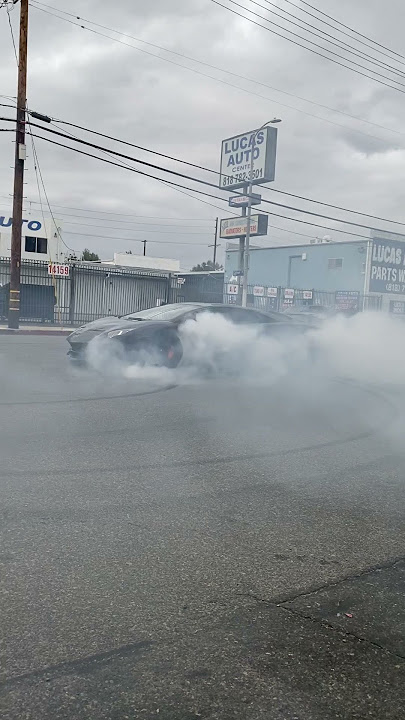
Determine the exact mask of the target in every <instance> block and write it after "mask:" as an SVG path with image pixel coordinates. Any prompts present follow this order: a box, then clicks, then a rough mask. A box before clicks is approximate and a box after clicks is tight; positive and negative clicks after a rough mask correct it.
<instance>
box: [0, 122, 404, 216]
mask: <svg viewBox="0 0 405 720" xmlns="http://www.w3.org/2000/svg"><path fill="white" fill-rule="evenodd" d="M1 119H3V120H9V121H11V122H14V120H13V119H12V118H0V120H1ZM30 126H32V127H38V128H40V129H41V130H45V131H46V132H48V133H51V134H54V135H57V136H58V137H62V138H65V139H71V137H72V136H71V134H70V137H69V135H67V134H65V133H61V132H59V131H56V130H51V129H50V128H48V127H43V126H41V125H38V124H37V123H30ZM34 137H39V138H41V139H43V140H46V138H43V137H42V136H40V135H37V136H36V135H34ZM73 139H74V141H75V142H78V143H80V144H81V145H85V146H87V147H90V148H92V149H93V150H99V151H101V152H104V153H106V154H108V155H111V156H114V157H118V158H124V159H126V160H130V161H131V162H136V163H139V164H141V165H144V166H146V167H148V168H152V169H155V170H159V171H161V172H165V173H168V174H170V175H175V176H176V177H181V178H183V179H186V180H189V181H192V182H196V183H199V184H202V185H205V186H207V187H211V188H214V189H215V190H217V189H218V188H217V186H216V185H214V184H213V183H210V182H207V181H206V180H202V179H200V178H194V177H192V176H191V175H186V174H185V173H178V172H177V171H175V170H170V169H168V168H163V167H161V166H159V165H156V164H155V163H149V162H146V161H145V160H140V159H138V158H134V157H132V156H130V155H124V154H123V153H119V152H117V151H115V150H110V149H108V148H104V147H102V146H100V145H97V144H95V143H90V142H88V141H86V140H82V139H81V138H77V137H76V136H73ZM55 144H58V143H55ZM62 147H67V146H65V145H62ZM69 149H73V148H69ZM149 152H153V151H149ZM83 154H88V153H83ZM90 157H95V156H94V155H90ZM98 159H101V158H98ZM114 164H116V165H118V166H119V167H124V168H125V167H127V168H128V169H130V170H133V168H132V166H128V165H127V164H126V163H125V164H122V163H121V164H119V163H114ZM207 170H208V169H207ZM138 172H139V171H138ZM211 172H214V171H211ZM151 177H152V176H151ZM154 179H159V180H161V181H162V182H163V179H162V178H156V177H155V178H154ZM259 187H262V186H259ZM188 189H190V188H188ZM265 189H270V188H265ZM227 190H228V191H229V192H232V193H233V194H234V195H236V196H237V195H240V193H239V192H237V191H235V190H232V188H227ZM270 190H271V189H270ZM275 192H280V193H282V194H285V195H289V196H292V197H296V198H300V199H302V200H305V201H309V202H315V203H318V201H316V200H309V198H305V197H303V196H298V195H295V194H293V193H287V192H286V193H284V192H283V191H282V190H280V191H275ZM262 202H264V203H267V204H270V205H275V206H277V207H284V208H287V209H289V210H294V211H296V212H299V213H304V214H307V215H313V216H316V217H321V218H325V219H328V220H333V221H334V222H340V223H344V224H348V225H353V226H356V227H362V228H367V229H378V230H381V229H380V228H370V226H365V225H362V224H359V223H355V222H353V221H351V220H341V219H340V218H335V217H330V216H328V215H322V214H320V213H316V212H312V211H310V210H305V209H303V208H296V207H291V206H289V205H283V204H281V203H276V202H274V201H272V200H269V199H267V198H262ZM319 204H322V205H328V206H330V207H334V208H335V209H340V210H342V211H344V212H352V213H355V214H361V215H365V213H360V212H358V211H352V210H350V211H349V210H347V208H342V207H340V206H332V205H331V204H327V203H319ZM368 217H371V218H373V219H379V220H381V221H383V222H390V223H393V224H395V225H402V226H403V225H405V223H401V222H399V221H396V220H389V219H387V218H378V217H377V216H371V215H368Z"/></svg>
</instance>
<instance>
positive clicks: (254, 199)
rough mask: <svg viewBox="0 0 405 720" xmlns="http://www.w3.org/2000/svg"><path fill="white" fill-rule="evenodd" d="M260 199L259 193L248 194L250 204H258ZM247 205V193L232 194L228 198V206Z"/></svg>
mask: <svg viewBox="0 0 405 720" xmlns="http://www.w3.org/2000/svg"><path fill="white" fill-rule="evenodd" d="M261 201H262V196H261V195H256V194H255V193H252V194H251V195H250V204H251V205H260V203H261ZM248 205H249V195H234V196H233V197H230V198H229V206H230V207H247V206H248Z"/></svg>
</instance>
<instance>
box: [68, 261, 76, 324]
mask: <svg viewBox="0 0 405 720" xmlns="http://www.w3.org/2000/svg"><path fill="white" fill-rule="evenodd" d="M75 285H76V266H75V265H73V264H72V265H71V267H70V294H69V322H70V324H71V325H74V322H75V304H76V287H75Z"/></svg>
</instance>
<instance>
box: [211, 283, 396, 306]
mask: <svg viewBox="0 0 405 720" xmlns="http://www.w3.org/2000/svg"><path fill="white" fill-rule="evenodd" d="M239 300H240V288H239V286H238V285H230V284H228V285H225V286H224V300H223V302H225V303H227V304H228V303H230V304H237V303H239ZM247 305H248V306H249V307H256V308H258V309H261V310H276V311H288V310H298V311H299V310H304V309H312V308H314V309H315V308H317V309H319V310H321V309H322V308H323V309H325V310H326V311H327V310H341V311H342V312H347V313H350V312H353V313H354V312H361V311H363V310H381V308H382V296H381V295H363V294H362V293H360V292H357V291H355V290H338V291H336V292H326V291H323V290H315V289H312V290H302V289H296V288H284V287H265V286H261V285H260V286H258V285H249V287H248V296H247Z"/></svg>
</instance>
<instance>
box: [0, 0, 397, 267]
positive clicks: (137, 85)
mask: <svg viewBox="0 0 405 720" xmlns="http://www.w3.org/2000/svg"><path fill="white" fill-rule="evenodd" d="M219 1H220V2H221V3H222V4H223V5H226V6H228V7H232V8H233V9H234V10H236V11H238V12H241V13H244V14H245V15H248V13H246V12H244V11H242V10H240V8H237V7H236V6H235V5H232V4H231V2H230V0H219ZM47 2H48V10H49V6H52V7H53V8H55V10H49V12H55V14H58V12H57V11H58V10H59V11H62V10H63V11H65V12H70V13H73V14H75V15H76V14H77V15H80V16H81V18H83V19H86V20H88V21H94V22H97V23H99V24H101V25H104V26H106V27H108V28H111V29H115V30H117V31H119V32H121V33H127V34H129V35H132V36H133V37H134V38H139V39H142V40H143V41H145V42H148V43H153V44H155V45H159V46H161V47H164V48H167V49H168V50H170V49H171V50H173V51H175V52H176V53H181V54H184V55H188V56H191V57H193V58H195V59H197V60H199V61H201V62H204V63H208V64H210V65H215V66H217V67H219V68H223V69H224V70H229V71H231V72H233V73H236V74H238V75H243V76H245V77H246V78H251V79H252V80H253V79H255V80H256V81H257V83H264V84H265V85H268V86H272V88H274V89H270V88H268V87H263V85H260V84H255V83H254V82H248V81H244V80H242V79H240V78H237V77H235V76H232V75H229V74H226V73H224V72H219V71H218V70H215V69H212V68H209V67H207V66H206V65H205V66H204V65H201V64H198V63H195V62H191V61H190V60H186V59H184V58H181V57H179V56H178V55H174V54H171V53H168V52H165V51H163V50H159V49H157V48H155V47H153V46H151V45H147V44H142V43H141V42H139V40H138V41H137V40H132V39H130V38H128V37H125V36H124V35H120V34H119V32H118V33H115V34H114V33H113V32H111V30H105V29H102V28H100V27H98V28H96V27H94V26H92V27H94V29H96V30H97V31H98V32H100V33H103V34H105V35H109V36H111V37H115V38H117V39H120V40H121V41H123V42H124V43H128V44H129V45H132V47H128V45H125V44H120V43H117V42H114V41H113V40H112V39H109V38H106V37H101V36H100V35H96V34H94V33H91V32H88V31H87V30H83V29H81V28H80V27H76V26H74V25H72V24H69V23H68V22H65V21H63V20H61V19H58V18H56V17H52V16H51V15H49V14H48V13H44V12H41V11H40V10H38V9H37V8H36V7H34V5H36V0H31V8H30V28H29V72H28V105H29V107H30V108H32V109H35V110H37V111H39V112H41V113H46V114H49V115H51V116H52V117H54V118H59V119H61V120H66V121H69V122H72V123H77V124H79V125H82V126H86V127H88V128H91V129H94V130H98V131H100V132H104V133H107V134H109V135H112V136H114V137H118V138H121V139H123V140H127V141H129V142H132V143H135V144H137V145H141V146H143V147H146V148H149V149H151V150H154V151H157V152H161V153H167V154H169V155H172V156H175V157H178V158H182V159H186V160H188V161H190V162H194V163H197V164H200V165H203V166H204V167H209V168H213V169H215V170H217V169H218V167H219V152H220V144H221V140H222V139H223V138H225V137H229V136H231V135H233V134H237V133H239V132H244V131H245V130H249V129H252V128H255V127H258V126H260V125H261V124H262V123H264V122H265V121H266V120H269V119H270V118H272V117H274V116H277V117H280V118H282V120H283V122H282V124H281V125H279V126H278V127H279V140H278V157H277V171H276V181H275V183H273V184H272V185H271V186H270V187H273V188H275V189H279V190H283V191H286V192H290V193H296V194H298V195H303V196H305V197H309V198H313V199H316V200H322V201H324V202H329V203H333V204H336V205H341V206H343V207H347V208H351V209H355V210H360V211H362V212H365V213H370V214H373V215H379V216H382V217H386V218H390V219H393V220H397V221H402V220H404V221H405V209H404V202H403V196H404V177H403V176H404V167H405V166H404V160H405V152H404V148H405V125H404V121H403V118H404V116H405V112H404V111H405V95H404V94H403V93H401V92H398V91H395V90H391V89H389V88H386V87H384V86H383V85H379V84H377V83H375V82H373V81H371V80H368V79H366V78H364V77H361V76H360V75H356V74H354V73H353V72H351V71H349V70H346V69H344V68H342V67H339V66H337V65H335V64H333V63H331V62H329V61H328V60H324V59H323V58H321V57H318V56H316V55H314V54H311V53H310V52H308V51H307V50H304V49H302V48H300V47H297V46H295V45H293V44H291V43H290V42H288V41H286V40H284V39H281V38H278V37H276V36H275V35H273V34H272V33H270V32H267V31H265V30H263V29H262V28H260V27H257V26H255V25H253V24H252V23H249V22H248V21H247V20H244V19H242V18H240V17H237V16H235V15H234V14H231V13H230V12H229V11H227V10H225V9H223V8H222V7H218V5H216V4H214V3H213V2H211V0H149V1H148V2H145V1H144V0H47ZM237 2H239V4H241V5H244V6H245V7H250V8H251V9H252V10H254V11H256V12H258V13H259V14H261V15H263V16H267V17H270V15H268V14H267V11H266V10H262V9H261V8H259V7H257V5H256V6H255V5H254V4H253V3H252V2H251V0H237ZM257 2H258V3H259V4H260V5H263V6H267V9H268V10H270V9H271V7H270V6H269V5H268V3H267V2H266V0H257ZM273 2H274V3H275V4H276V5H278V6H279V8H280V9H284V10H287V11H289V12H291V13H293V14H294V15H295V16H296V17H300V18H301V19H306V21H307V22H309V23H314V24H316V23H315V21H314V20H313V19H311V17H309V16H308V15H307V16H305V15H303V14H302V13H300V12H299V11H298V10H297V9H296V8H294V7H292V5H290V4H289V3H287V1H286V0H273ZM295 3H296V4H298V5H299V4H300V0H295ZM311 4H313V5H316V6H318V7H320V8H322V10H323V11H324V12H325V13H328V14H330V15H333V16H334V17H336V18H338V19H339V20H341V22H343V23H345V24H346V25H349V26H351V27H353V28H356V29H357V30H359V31H360V32H362V33H363V34H364V35H367V36H369V37H371V38H374V39H375V40H377V41H378V42H379V43H381V44H382V45H385V46H387V47H389V48H391V49H393V50H396V51H397V52H399V53H400V52H401V51H402V50H403V28H402V25H403V23H402V19H403V0H386V2H384V3H381V2H380V0H356V2H353V0H340V2H339V3H336V2H335V1H333V0H311ZM301 7H303V8H305V7H306V9H309V8H308V6H304V5H301ZM273 9H274V8H273ZM59 14H60V13H59ZM10 16H11V21H12V25H13V27H14V30H15V34H16V36H17V38H18V16H19V4H17V5H16V6H15V7H14V8H13V10H12V12H11V13H10ZM64 17H65V18H67V17H68V16H67V15H65V16H64ZM250 17H251V18H252V19H253V17H254V16H253V15H250ZM69 19H70V20H72V21H73V22H77V21H76V20H75V18H74V17H69ZM256 20H257V21H258V22H260V23H262V24H265V23H264V22H263V21H262V20H259V19H258V18H256ZM273 20H274V22H278V23H280V24H283V25H286V26H287V22H282V21H281V20H279V19H278V18H276V17H274V16H273ZM324 20H327V18H324ZM82 23H83V21H82ZM83 24H86V25H87V26H89V25H88V24H87V23H83ZM269 27H271V26H269ZM289 27H290V29H292V30H294V31H296V32H297V33H300V34H301V35H302V34H303V33H302V31H300V30H298V29H297V28H293V27H292V26H289ZM318 27H323V29H324V30H325V31H329V32H330V33H331V34H334V35H336V31H333V30H332V29H331V28H327V27H326V26H325V25H323V26H320V25H319V23H318ZM273 29H275V30H277V28H275V27H274V26H273ZM339 37H340V40H345V41H346V42H347V43H350V44H353V42H352V41H350V40H349V38H347V37H343V36H339ZM307 38H310V36H309V35H307ZM312 40H314V41H316V39H315V38H313V37H312ZM354 44H355V43H354ZM355 46H356V47H357V48H358V50H362V51H363V52H368V53H370V54H372V55H376V50H371V49H367V48H366V47H365V46H364V45H356V44H355ZM141 50H142V51H143V52H141ZM334 50H335V51H336V52H338V53H339V52H340V50H338V49H337V48H334ZM144 51H146V52H144ZM384 52H385V51H384ZM146 53H149V54H146ZM404 54H405V52H404ZM378 57H379V59H380V60H381V61H382V62H385V63H387V64H388V65H392V66H394V64H395V63H394V58H393V56H391V57H390V58H387V57H384V56H382V55H378ZM397 59H398V61H400V60H401V58H399V57H398V58H397ZM168 60H171V61H173V62H172V63H171V62H167V61H168ZM357 61H358V62H359V63H362V64H364V61H363V62H362V61H361V59H359V58H357ZM402 61H403V62H404V63H405V58H402ZM173 63H174V64H173ZM181 66H182V67H181ZM395 67H396V68H397V70H398V71H399V72H400V71H401V70H402V71H404V72H405V64H404V65H401V64H395ZM186 68H192V69H193V70H196V71H198V72H191V71H190V70H188V69H186ZM378 72H381V73H382V74H385V73H386V72H388V71H385V70H384V69H382V68H379V69H378ZM200 73H202V74H200ZM204 74H205V75H210V76H212V78H218V79H221V80H223V81H225V83H224V82H222V83H221V82H218V81H217V80H215V79H211V78H209V77H205V76H204ZM391 77H393V76H392V75H391ZM396 77H397V80H398V81H399V82H400V83H401V82H402V83H403V85H404V87H402V90H403V91H404V92H405V77H403V78H401V77H399V76H396ZM226 83H230V84H231V85H233V86H237V87H231V86H230V85H228V84H226ZM240 88H245V89H247V90H249V91H250V92H249V93H246V92H244V91H243V90H242V89H240ZM280 91H284V92H283V93H282V92H280ZM284 93H290V94H291V95H292V96H291V95H287V94H284ZM0 94H1V95H4V96H7V95H10V96H15V95H16V62H15V58H14V53H13V46H12V42H11V36H10V30H9V25H8V18H7V12H6V9H5V8H2V9H0ZM295 96H300V97H301V98H305V99H307V100H310V101H312V102H313V103H319V104H321V105H324V106H325V105H326V106H329V107H331V108H335V109H337V110H341V111H343V112H346V113H349V114H351V115H355V116H359V117H361V118H363V119H364V120H368V121H369V122H372V123H376V124H378V125H382V126H384V127H385V128H387V129H382V128H378V127H375V126H373V125H370V124H367V123H365V122H360V121H357V120H352V119H350V118H348V117H346V116H344V115H341V114H338V113H336V112H331V111H329V110H327V109H325V108H321V107H319V106H317V105H316V104H310V103H309V102H305V101H304V100H300V99H298V98H297V97H295ZM0 102H4V103H7V100H5V99H4V98H2V97H0ZM287 106H288V107H287ZM1 109H2V111H3V112H2V113H0V114H1V115H2V116H10V115H12V114H13V111H12V110H8V109H7V108H1ZM302 111H304V112H302ZM305 113H307V114H305ZM313 116H316V117H313ZM322 118H324V120H322ZM325 120H327V121H329V122H326V121H325ZM0 127H10V124H7V123H3V122H2V123H0ZM70 130H71V131H72V132H74V133H76V134H78V135H80V136H82V137H86V139H89V140H91V141H93V142H98V141H99V142H100V144H103V145H104V146H108V147H110V148H113V149H115V150H119V151H121V152H127V153H128V154H129V155H133V156H135V157H137V158H140V159H144V160H147V161H148V162H152V163H154V162H156V163H157V164H159V165H163V166H165V167H168V168H171V169H175V170H177V171H180V172H186V173H187V172H189V173H190V174H191V175H193V176H199V177H204V178H205V179H209V180H213V179H214V181H215V176H214V175H212V176H211V175H208V174H205V173H203V172H201V171H198V170H194V169H193V168H187V166H184V165H179V164H177V163H173V162H171V161H167V160H163V159H162V158H159V157H157V156H156V155H151V154H147V153H144V152H142V151H139V150H136V149H134V148H128V147H127V148H125V146H122V145H118V144H117V143H114V142H110V141H107V140H103V139H100V138H99V139H97V138H96V137H95V136H94V135H87V134H85V133H83V132H81V131H78V130H75V129H73V128H70ZM394 131H397V132H394ZM38 132H39V131H38ZM42 134H44V135H45V133H42ZM50 137H52V136H50ZM56 139H57V138H56ZM61 142H65V141H64V140H61ZM36 146H37V151H38V156H39V161H40V165H41V169H42V173H43V177H44V181H45V185H46V188H47V192H48V195H49V199H50V201H51V205H52V206H53V209H54V214H55V216H56V217H58V218H60V219H61V220H62V222H63V236H64V238H65V240H66V243H67V244H68V245H69V246H70V247H72V248H74V249H75V250H78V251H80V250H82V249H83V248H84V247H89V248H90V249H91V250H93V251H96V252H98V253H99V254H100V255H101V257H102V258H105V259H106V258H109V257H112V255H113V253H114V252H119V251H126V250H132V251H133V252H134V253H138V252H141V248H142V246H141V243H140V242H139V241H141V240H144V239H146V240H148V241H150V242H149V243H148V245H147V253H148V254H150V255H154V256H159V257H174V258H179V259H180V261H181V265H182V268H184V269H187V268H189V267H191V266H192V265H193V264H194V263H197V262H199V261H202V260H206V259H207V258H208V257H210V256H211V253H212V249H210V248H208V245H209V244H211V243H212V242H213V235H214V222H215V217H216V216H217V215H219V216H221V215H222V217H225V216H227V212H226V209H227V206H226V204H225V203H221V201H216V200H211V199H210V198H203V199H205V200H206V201H208V202H212V203H213V204H214V205H217V206H218V208H219V209H218V208H215V207H211V206H210V205H207V204H206V203H203V202H199V201H198V200H197V199H195V198H190V197H188V196H186V195H184V194H181V193H179V192H178V191H176V190H174V189H172V188H169V187H168V186H165V185H163V184H162V183H160V182H158V181H156V180H153V179H148V178H145V177H142V176H139V175H136V174H135V173H133V172H130V171H128V170H127V169H122V168H117V167H113V166H111V165H107V164H105V163H102V162H100V161H98V160H95V159H92V158H88V157H84V156H80V155H78V154H76V153H73V152H71V151H69V150H65V149H63V148H58V147H56V146H52V145H50V144H48V143H46V142H44V141H42V140H39V139H38V140H36ZM0 152H1V156H0V196H1V197H0V215H2V214H5V215H8V214H10V210H11V198H10V199H8V196H9V194H10V193H11V191H12V170H11V168H10V166H11V165H12V163H13V138H12V135H11V133H1V134H0ZM28 153H29V158H28V162H27V176H26V181H27V184H26V193H25V194H26V196H27V201H26V214H28V212H29V211H30V207H31V215H32V216H33V215H35V216H36V217H38V216H39V214H40V210H39V206H38V205H35V204H32V205H31V206H30V205H29V201H32V202H33V203H34V202H38V190H37V187H36V181H35V173H34V167H33V163H32V153H31V149H30V147H29V148H28ZM104 157H105V156H104ZM131 165H132V166H133V167H137V166H136V165H134V164H133V163H131ZM138 167H139V166H138ZM150 172H153V171H152V170H150ZM157 174H159V173H157ZM161 177H164V176H163V175H161ZM173 179H174V180H175V178H173ZM179 182H182V181H181V180H179ZM185 184H189V186H190V187H191V186H192V187H197V186H196V185H195V184H193V183H185ZM217 194H218V195H222V193H221V192H219V191H218V193H217ZM263 195H264V196H265V197H267V198H271V199H272V200H275V201H276V202H281V203H285V204H286V205H296V206H298V207H301V208H304V209H311V210H315V211H319V212H324V214H327V215H340V216H341V215H342V213H338V211H333V210H331V209H328V208H325V207H322V206H320V205H312V204H309V203H307V202H305V201H303V200H295V199H293V198H289V197H288V196H284V195H280V194H276V193H273V192H271V190H270V189H268V190H265V191H264V192H263ZM224 196H225V197H227V196H226V195H225V194H224ZM60 206H65V207H60ZM263 207H264V208H266V209H269V210H271V209H272V208H271V207H270V206H263ZM69 208H82V209H83V210H82V211H81V212H80V211H78V210H74V209H69ZM91 210H95V211H97V212H93V213H91V212H90V211H91ZM107 212H109V213H113V212H114V213H117V214H116V215H108V214H104V213H107ZM274 212H276V213H279V214H289V215H293V217H296V218H300V219H305V220H307V221H309V222H310V221H311V218H310V217H309V216H304V215H299V214H297V213H293V212H290V211H287V210H280V209H277V208H274ZM73 215H79V216H80V215H82V216H83V217H81V218H80V217H74V216H73ZM127 215H133V216H139V217H133V218H132V219H131V218H128V217H126V216H127ZM169 218H170V219H169ZM352 218H353V220H354V221H359V222H364V218H363V219H362V218H361V217H359V216H352ZM124 221H127V222H124ZM313 221H314V222H318V223H320V224H326V225H328V226H330V227H331V228H332V229H331V231H330V232H329V234H330V235H331V236H332V238H334V239H336V240H337V239H344V238H345V236H342V235H339V234H338V233H335V232H334V230H333V228H337V227H341V226H339V225H337V224H336V223H333V222H327V221H322V220H320V219H314V220H313ZM269 222H270V223H271V224H274V225H275V226H278V228H277V229H276V228H270V229H269V235H268V237H267V238H261V239H260V242H258V243H257V244H260V245H269V244H277V245H280V244H288V243H299V242H302V241H307V240H308V238H305V237H300V236H298V235H294V234H293V233H294V232H296V233H305V234H308V235H311V236H313V237H314V236H322V235H325V234H326V233H327V231H326V230H322V229H319V228H313V227H311V226H309V225H303V224H301V225H300V224H298V223H295V222H292V221H288V220H283V219H281V218H279V217H274V218H271V219H270V220H269ZM141 223H145V224H144V225H142V224H141ZM153 223H154V224H153ZM159 223H160V224H159ZM370 223H371V224H374V225H378V226H379V227H384V228H386V229H391V230H395V229H397V230H398V229H400V228H398V226H397V227H395V226H394V225H389V224H388V223H381V222H377V221H374V222H372V221H370ZM366 224H367V223H366ZM97 226H100V227H97ZM279 228H282V229H284V231H283V230H282V229H279ZM285 230H288V231H289V232H285ZM352 230H353V232H356V229H354V228H352ZM358 232H366V231H362V230H359V231H358ZM73 233H74V234H73ZM76 233H77V234H76ZM85 233H86V235H85ZM87 235H89V237H87ZM103 235H107V236H110V237H111V239H106V238H103V237H102V236H103ZM90 236H91V237H90ZM123 238H128V240H125V239H123ZM134 239H137V240H138V241H136V242H134V241H133V240H134ZM152 241H153V242H152ZM176 241H177V242H178V243H179V244H174V243H175V242H176ZM223 251H224V246H222V247H221V249H220V253H219V259H220V260H221V259H222V258H223Z"/></svg>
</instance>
